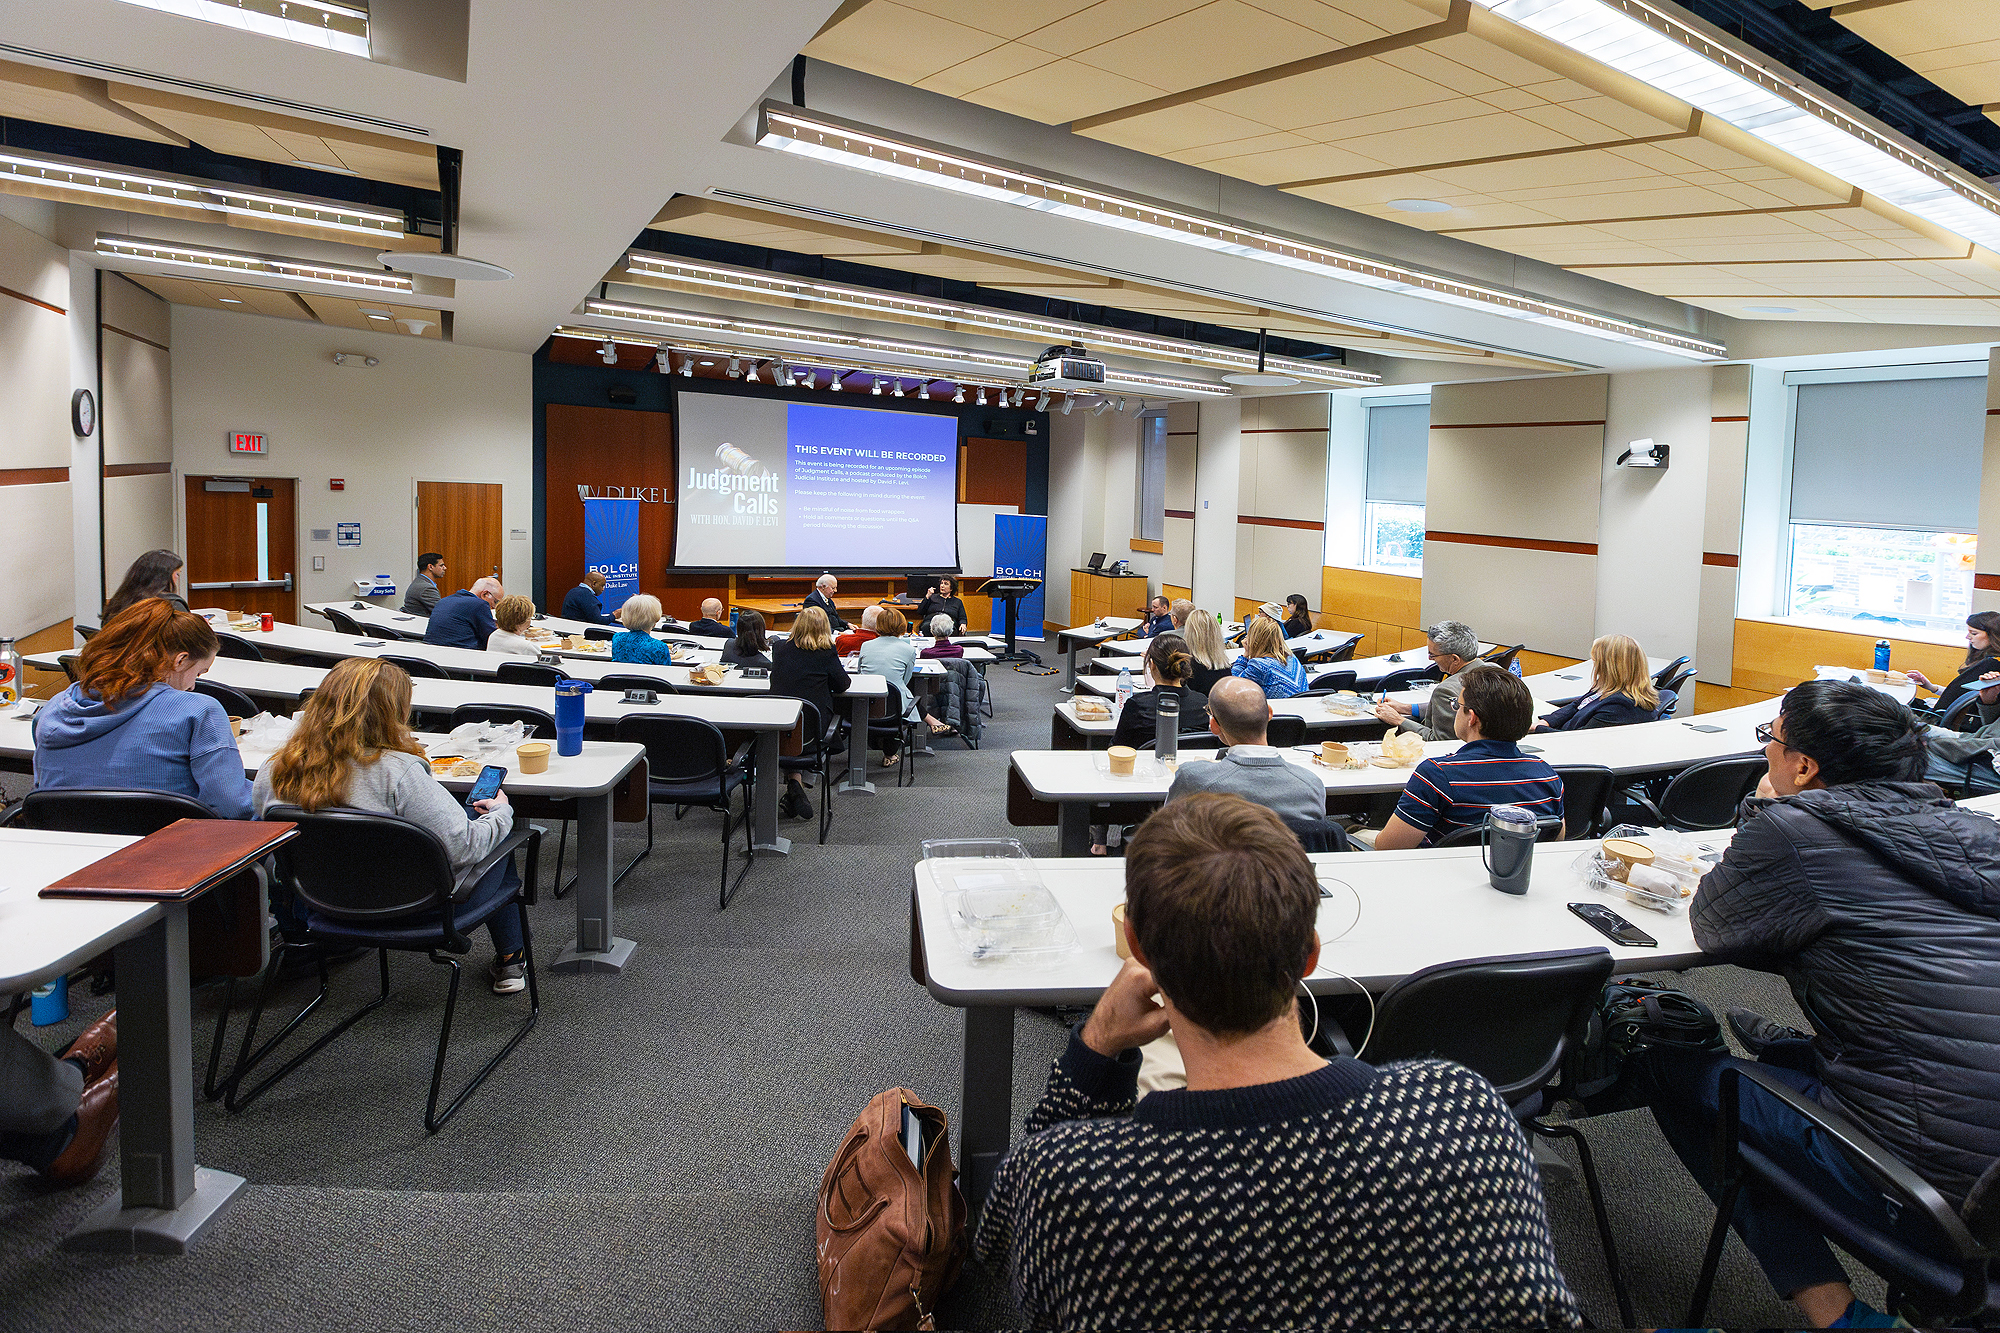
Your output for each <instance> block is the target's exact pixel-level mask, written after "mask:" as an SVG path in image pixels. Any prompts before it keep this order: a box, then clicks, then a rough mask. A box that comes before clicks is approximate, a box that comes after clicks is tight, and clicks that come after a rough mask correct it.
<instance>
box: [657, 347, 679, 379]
mask: <svg viewBox="0 0 2000 1333" xmlns="http://www.w3.org/2000/svg"><path fill="white" fill-rule="evenodd" d="M653 364H654V365H656V366H658V367H659V368H660V373H661V374H662V375H671V374H673V373H674V359H673V357H672V356H671V355H669V354H668V352H667V349H666V348H664V347H662V348H661V349H660V350H659V351H657V352H655V353H653Z"/></svg>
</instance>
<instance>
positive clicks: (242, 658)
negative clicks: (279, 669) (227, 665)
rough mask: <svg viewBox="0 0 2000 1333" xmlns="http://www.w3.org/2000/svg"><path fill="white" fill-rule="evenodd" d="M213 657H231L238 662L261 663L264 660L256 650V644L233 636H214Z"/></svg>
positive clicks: (261, 654)
mask: <svg viewBox="0 0 2000 1333" xmlns="http://www.w3.org/2000/svg"><path fill="white" fill-rule="evenodd" d="M215 655H216V656H217V657H233V658H235V659H236V660H237V661H239V662H261V661H263V660H264V654H263V653H261V652H259V651H258V650H257V645H256V644H254V643H250V642H248V641H247V640H244V639H239V638H237V637H236V636H235V635H234V634H218V635H216V636H215Z"/></svg>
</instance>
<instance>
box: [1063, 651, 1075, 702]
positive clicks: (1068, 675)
mask: <svg viewBox="0 0 2000 1333" xmlns="http://www.w3.org/2000/svg"><path fill="white" fill-rule="evenodd" d="M1063 642H1065V643H1067V644H1068V645H1069V656H1068V659H1067V662H1068V665H1067V666H1065V667H1064V668H1063V683H1062V692H1063V693H1064V694H1075V693H1076V640H1075V639H1070V638H1065V639H1064V640H1063Z"/></svg>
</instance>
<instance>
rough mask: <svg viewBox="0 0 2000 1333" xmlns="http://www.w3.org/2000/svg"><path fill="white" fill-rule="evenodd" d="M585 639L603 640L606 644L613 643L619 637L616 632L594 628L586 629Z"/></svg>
mask: <svg viewBox="0 0 2000 1333" xmlns="http://www.w3.org/2000/svg"><path fill="white" fill-rule="evenodd" d="M583 637H584V638H586V639H602V640H603V641H604V642H606V643H609V642H611V640H613V639H615V638H617V637H618V633H617V631H616V630H608V629H595V628H593V629H586V630H585V631H584V632H583Z"/></svg>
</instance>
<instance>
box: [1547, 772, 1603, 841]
mask: <svg viewBox="0 0 2000 1333" xmlns="http://www.w3.org/2000/svg"><path fill="white" fill-rule="evenodd" d="M1556 776H1557V777H1559V778H1561V779H1562V784H1563V822H1564V823H1565V824H1566V825H1568V827H1569V837H1570V840H1571V841H1575V840H1576V839H1579V838H1598V837H1602V836H1603V835H1604V830H1605V829H1607V828H1608V827H1610V821H1609V820H1608V819H1607V818H1606V809H1605V808H1606V806H1608V805H1609V804H1610V801H1611V789H1612V787H1613V786H1614V785H1616V783H1617V781H1618V775H1617V774H1616V773H1613V772H1612V771H1611V770H1610V769H1608V768H1606V767H1605V766H1604V765H1602V764H1567V765H1563V766H1561V767H1558V768H1557V769H1556Z"/></svg>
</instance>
